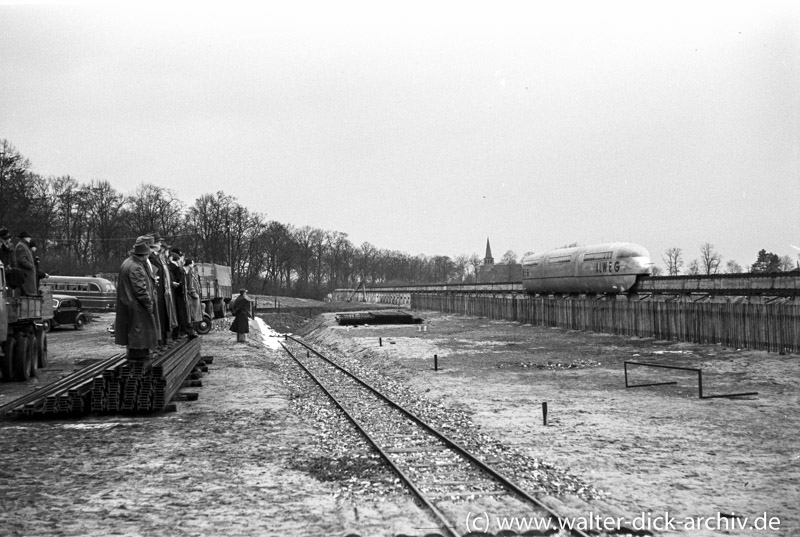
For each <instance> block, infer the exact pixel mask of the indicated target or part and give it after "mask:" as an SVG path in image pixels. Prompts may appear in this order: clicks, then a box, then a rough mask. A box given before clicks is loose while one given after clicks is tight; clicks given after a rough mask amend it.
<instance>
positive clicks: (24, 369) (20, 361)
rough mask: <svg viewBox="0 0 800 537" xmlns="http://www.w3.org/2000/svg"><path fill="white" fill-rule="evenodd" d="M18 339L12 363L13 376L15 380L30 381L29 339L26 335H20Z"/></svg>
mask: <svg viewBox="0 0 800 537" xmlns="http://www.w3.org/2000/svg"><path fill="white" fill-rule="evenodd" d="M16 339H17V341H16V343H15V345H14V355H13V357H12V362H11V369H12V375H11V376H12V378H13V379H14V380H28V379H29V378H31V377H30V370H31V364H30V363H28V338H27V337H26V336H25V335H24V334H20V335H19V337H17V338H16Z"/></svg>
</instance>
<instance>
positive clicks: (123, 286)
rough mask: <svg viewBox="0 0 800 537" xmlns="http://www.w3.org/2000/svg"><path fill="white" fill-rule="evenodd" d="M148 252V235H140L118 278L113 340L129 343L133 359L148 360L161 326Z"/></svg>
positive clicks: (123, 343) (129, 351)
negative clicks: (158, 325) (157, 323)
mask: <svg viewBox="0 0 800 537" xmlns="http://www.w3.org/2000/svg"><path fill="white" fill-rule="evenodd" d="M149 254H150V246H149V245H148V244H147V240H146V237H139V238H138V239H137V240H136V244H135V245H134V246H133V253H132V254H131V256H130V257H128V258H127V259H126V260H125V261H123V262H122V266H121V267H120V269H119V277H118V279H117V314H116V322H115V331H114V342H115V343H116V344H117V345H125V346H127V347H128V358H129V359H131V360H146V359H147V358H148V357H149V355H150V349H152V348H154V347H155V346H156V345H158V328H157V327H156V321H155V317H154V316H153V307H154V306H155V297H156V293H155V289H154V283H155V282H154V281H153V279H152V278H151V275H150V272H149V270H148V267H147V256H148V255H149Z"/></svg>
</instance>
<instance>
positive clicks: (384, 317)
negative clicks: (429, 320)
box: [336, 310, 422, 326]
mask: <svg viewBox="0 0 800 537" xmlns="http://www.w3.org/2000/svg"><path fill="white" fill-rule="evenodd" d="M336 322H337V323H339V324H340V325H342V326H355V325H360V324H419V323H421V322H422V319H420V318H419V317H414V316H413V315H411V314H410V313H408V312H405V311H400V310H375V311H357V312H352V313H337V314H336Z"/></svg>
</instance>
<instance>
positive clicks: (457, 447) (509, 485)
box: [281, 335, 589, 537]
mask: <svg viewBox="0 0 800 537" xmlns="http://www.w3.org/2000/svg"><path fill="white" fill-rule="evenodd" d="M286 338H287V339H291V340H292V341H294V342H296V343H298V344H299V345H301V346H302V347H305V348H306V349H307V350H308V351H310V352H312V353H314V354H315V355H316V356H318V357H319V358H320V359H322V360H324V361H325V362H327V363H329V364H330V365H332V366H333V367H335V368H336V369H338V370H339V371H341V372H342V373H344V374H345V375H347V376H349V377H351V378H352V379H354V380H355V381H356V382H358V383H359V384H361V385H362V386H364V387H365V388H367V389H368V390H370V391H371V392H372V393H374V394H375V395H377V396H378V397H379V398H380V399H382V400H384V401H386V402H387V403H388V404H389V405H390V406H392V407H393V408H395V409H397V410H399V411H400V412H401V413H403V414H404V415H405V416H407V417H408V418H410V419H411V420H412V421H414V422H416V423H417V424H419V425H420V426H421V427H423V428H424V429H426V430H427V431H429V432H431V433H432V434H433V435H434V436H436V437H437V438H439V439H440V440H441V441H442V442H444V443H445V444H447V445H448V446H449V447H450V448H451V449H453V450H454V451H456V452H457V453H458V454H459V455H461V456H463V457H464V458H466V459H468V460H469V461H470V462H472V463H473V464H475V465H476V466H477V467H478V468H480V469H481V470H483V471H484V472H486V473H487V474H489V475H491V476H492V477H493V478H494V479H496V480H497V481H498V482H499V483H500V484H501V485H503V486H504V487H505V488H506V489H507V490H510V491H512V492H514V493H515V494H517V495H518V496H519V497H520V498H522V499H524V500H525V501H527V502H529V503H531V504H533V505H535V506H536V507H538V508H539V509H542V510H544V511H545V512H547V513H548V514H550V515H551V516H552V517H554V518H555V519H556V520H558V521H559V522H561V521H563V520H564V517H562V516H561V515H559V514H558V513H556V512H555V511H554V510H553V509H551V508H550V507H548V506H547V505H545V504H543V503H542V502H541V501H539V500H538V499H536V498H534V497H533V496H531V495H530V494H528V493H527V492H526V491H524V490H523V489H522V488H521V487H519V486H518V485H517V484H516V483H514V482H513V481H511V480H509V479H508V478H506V477H505V476H503V475H502V474H501V473H500V472H498V471H497V470H495V469H494V468H492V467H491V466H490V465H488V464H486V463H485V462H483V461H482V460H480V459H479V458H478V457H476V456H475V455H473V454H472V453H470V452H469V451H468V450H467V448H465V447H464V446H462V445H461V444H459V443H458V442H456V441H455V440H452V439H451V438H449V437H448V436H447V435H445V434H444V433H442V432H440V431H439V430H438V429H436V428H434V427H433V426H432V425H430V424H428V423H426V422H425V421H424V420H423V419H422V418H420V417H419V416H417V415H416V414H414V413H413V412H411V411H410V410H408V409H406V408H404V407H403V406H401V405H400V404H398V403H396V402H394V401H393V400H391V399H390V398H389V397H388V396H386V395H384V394H383V393H382V392H380V391H379V390H378V389H377V388H375V387H373V386H372V385H370V384H369V383H368V382H366V381H364V380H362V379H361V378H359V377H358V376H356V375H354V374H353V373H351V372H350V371H348V370H347V369H345V368H344V367H342V366H340V365H339V364H337V363H335V362H333V361H332V360H330V359H329V358H327V357H326V356H323V355H322V354H321V353H319V352H318V351H317V350H316V349H314V348H313V347H311V346H310V345H308V344H307V343H305V342H303V341H300V340H299V339H297V338H295V337H294V336H290V335H286ZM281 345H282V346H283V347H284V349H286V351H287V352H288V353H289V355H290V356H291V357H292V358H293V359H294V360H295V361H296V362H297V363H298V364H300V366H301V367H303V369H304V370H306V371H307V372H308V369H307V368H306V367H305V366H303V364H302V363H300V361H299V360H298V359H297V357H295V356H294V354H292V353H291V352H290V351H289V350H288V349H287V348H286V346H285V345H283V344H281ZM309 375H311V377H312V378H314V380H315V381H316V382H317V384H319V385H320V386H321V387H322V389H323V390H324V391H325V393H326V394H327V395H328V396H329V397H330V398H331V399H332V400H333V401H334V402H335V403H336V405H337V406H338V407H339V408H341V409H342V411H343V412H344V413H345V415H346V416H347V417H348V419H350V421H352V422H353V423H354V424H355V425H356V427H357V428H358V430H359V431H360V432H361V433H362V434H363V435H364V436H365V437H366V438H367V439H368V440H369V441H370V443H371V444H372V445H373V446H375V447H376V449H377V450H378V451H379V452H380V454H381V456H382V457H383V458H384V459H385V460H387V461H389V464H390V466H392V468H393V469H395V470H396V471H397V472H398V473H399V475H400V476H401V477H402V478H403V480H404V481H405V482H406V483H407V484H409V486H410V488H411V489H412V490H413V491H414V492H415V494H417V495H418V496H419V497H420V499H421V500H422V501H423V502H424V503H425V505H426V506H429V505H431V504H430V502H429V501H428V500H427V499H426V498H424V496H420V494H422V492H421V491H419V490H418V489H417V488H416V487H415V486H414V485H412V484H410V482H409V478H407V477H406V476H405V475H404V474H403V473H402V472H400V471H399V470H397V469H396V467H395V465H394V464H393V463H392V462H391V461H390V460H389V456H388V454H386V453H385V452H384V451H383V450H382V449H381V448H379V447H378V446H377V445H375V442H374V441H373V440H372V439H371V438H370V436H369V435H368V434H367V433H366V431H364V430H363V429H362V428H361V427H360V426H359V425H358V423H357V421H356V420H355V418H354V417H352V416H351V415H350V413H349V412H348V411H347V410H346V409H344V408H343V407H342V405H341V404H340V403H339V402H338V401H337V400H336V399H335V398H334V397H333V395H331V394H330V393H329V392H328V390H327V389H325V387H324V386H322V384H321V383H320V381H319V380H318V379H317V378H316V377H314V375H313V374H311V373H310V372H309ZM430 508H431V509H432V510H433V512H434V513H438V512H439V511H438V509H436V508H435V507H433V506H431V507H430ZM437 516H441V515H438V514H437ZM445 527H447V529H448V531H450V532H452V533H453V535H455V536H456V537H459V534H458V532H457V531H456V530H455V529H454V528H452V527H451V526H450V524H449V523H447V524H446V526H445ZM562 527H563V528H568V525H566V524H562ZM569 531H570V533H572V534H573V535H576V536H577V537H589V536H588V534H587V533H585V532H583V531H582V530H579V529H575V528H572V529H570V530H569Z"/></svg>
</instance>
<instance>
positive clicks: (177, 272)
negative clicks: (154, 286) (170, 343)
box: [167, 248, 197, 339]
mask: <svg viewBox="0 0 800 537" xmlns="http://www.w3.org/2000/svg"><path fill="white" fill-rule="evenodd" d="M183 261H184V255H183V252H182V251H181V249H180V248H173V249H172V250H170V253H169V263H168V264H167V268H168V269H169V275H170V278H171V279H172V296H173V297H174V298H175V311H176V313H177V314H178V326H177V327H175V328H173V330H172V339H178V338H179V337H180V336H181V335H182V334H184V333H185V334H186V335H188V336H189V339H194V338H196V337H197V333H196V332H195V331H194V328H193V327H192V323H191V322H190V321H189V306H188V301H187V300H186V273H185V272H184V271H183Z"/></svg>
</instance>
